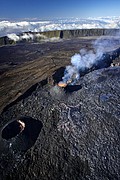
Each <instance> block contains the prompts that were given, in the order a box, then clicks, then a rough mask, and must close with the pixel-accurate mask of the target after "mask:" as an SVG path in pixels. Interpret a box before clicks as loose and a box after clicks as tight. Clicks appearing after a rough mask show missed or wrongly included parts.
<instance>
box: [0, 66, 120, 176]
mask: <svg viewBox="0 0 120 180" xmlns="http://www.w3.org/2000/svg"><path fill="white" fill-rule="evenodd" d="M55 78H56V76H55ZM76 86H77V87H80V88H77V90H75V91H74V90H73V89H74V88H73V89H72V90H73V91H72V93H70V92H69V91H66V92H65V91H64V89H61V88H59V87H58V86H57V85H56V86H53V85H51V84H47V83H45V84H43V85H41V83H38V84H37V87H36V89H34V91H33V92H32V93H31V94H30V95H29V96H27V97H26V98H25V99H20V100H19V101H18V102H16V104H13V105H12V106H11V107H9V108H8V109H7V110H6V111H5V112H4V113H3V114H2V115H1V119H2V121H0V127H1V128H2V127H3V126H4V125H3V124H5V122H8V121H9V120H11V119H15V118H16V117H19V116H21V115H23V116H29V117H34V119H37V120H38V121H39V119H40V121H41V123H42V125H43V127H42V129H41V131H40V132H39V135H38V138H37V141H36V142H35V144H33V146H32V147H31V148H29V149H27V151H26V152H23V151H22V152H21V151H19V150H18V149H17V144H16V147H15V148H14V150H13V149H12V147H11V144H10V143H11V142H10V141H7V142H6V141H5V140H4V139H2V138H1V139H0V149H1V150H0V153H1V155H0V177H1V179H4V180H5V179H9V180H16V179H20V180H21V179H26V180H27V179H29V180H32V179H36V180H37V179H41V180H56V179H66V180H85V179H86V180H87V179H91V180H93V179H96V180H103V179H110V180H119V179H120V157H119V155H120V131H119V129H120V121H119V120H120V107H119V101H120V67H109V68H104V69H100V70H95V71H93V72H90V73H88V74H86V75H84V76H83V77H82V78H81V79H80V81H79V82H78V83H77V84H76ZM68 89H69V87H68ZM3 122H4V123H3ZM32 130H33V129H32V128H31V129H30V132H31V131H32ZM3 147H4V148H3ZM6 164H7V166H6Z"/></svg>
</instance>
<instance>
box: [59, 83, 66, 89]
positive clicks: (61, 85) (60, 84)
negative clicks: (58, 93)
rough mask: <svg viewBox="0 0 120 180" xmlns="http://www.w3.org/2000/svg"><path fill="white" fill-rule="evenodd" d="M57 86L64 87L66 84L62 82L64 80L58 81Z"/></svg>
mask: <svg viewBox="0 0 120 180" xmlns="http://www.w3.org/2000/svg"><path fill="white" fill-rule="evenodd" d="M58 86H59V87H63V88H65V87H66V86H67V84H66V83H64V82H59V83H58Z"/></svg>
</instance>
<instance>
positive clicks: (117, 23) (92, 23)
mask: <svg viewBox="0 0 120 180" xmlns="http://www.w3.org/2000/svg"><path fill="white" fill-rule="evenodd" d="M91 28H120V17H104V18H103V17H99V18H91V17H90V18H87V19H79V18H72V19H58V20H51V21H27V20H26V21H17V22H11V21H0V36H6V35H8V34H11V33H12V34H13V33H15V34H19V33H21V32H28V31H32V32H41V31H50V30H65V29H91Z"/></svg>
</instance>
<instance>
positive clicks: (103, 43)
mask: <svg viewBox="0 0 120 180" xmlns="http://www.w3.org/2000/svg"><path fill="white" fill-rule="evenodd" d="M117 45H120V36H119V37H117V39H116V37H115V38H110V37H109V38H107V39H103V38H101V37H100V38H98V39H97V40H96V41H95V42H94V43H93V50H87V49H81V50H80V52H79V53H77V54H75V55H74V56H72V57H71V65H69V66H66V69H65V72H64V76H63V78H62V82H64V83H69V82H70V84H71V85H73V84H75V83H76V81H77V80H79V78H80V73H81V72H83V71H84V70H86V69H90V68H92V67H93V65H96V64H97V63H98V62H99V61H103V60H104V58H102V56H103V54H104V53H105V52H106V51H109V50H110V48H113V47H115V46H117ZM71 81H72V83H71Z"/></svg>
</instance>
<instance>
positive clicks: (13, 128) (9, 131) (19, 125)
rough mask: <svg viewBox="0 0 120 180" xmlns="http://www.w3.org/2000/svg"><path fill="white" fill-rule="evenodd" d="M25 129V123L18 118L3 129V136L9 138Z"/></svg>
mask: <svg viewBox="0 0 120 180" xmlns="http://www.w3.org/2000/svg"><path fill="white" fill-rule="evenodd" d="M24 129H25V123H24V122H23V121H21V120H16V121H13V122H11V123H9V124H8V125H6V126H5V127H4V129H3V130H2V138H3V139H6V140H9V139H11V138H13V137H15V136H17V135H18V134H19V133H21V132H22V131H23V130H24Z"/></svg>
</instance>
